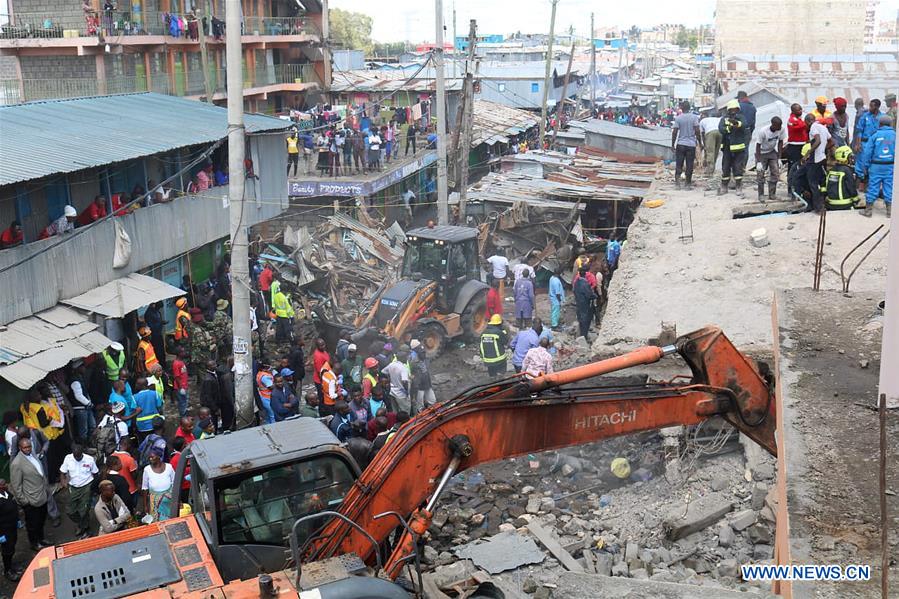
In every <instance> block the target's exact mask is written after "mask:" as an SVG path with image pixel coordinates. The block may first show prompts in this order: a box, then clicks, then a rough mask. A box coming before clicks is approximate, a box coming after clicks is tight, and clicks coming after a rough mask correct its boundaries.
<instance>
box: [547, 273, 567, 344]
mask: <svg viewBox="0 0 899 599" xmlns="http://www.w3.org/2000/svg"><path fill="white" fill-rule="evenodd" d="M548 293H549V326H550V328H552V329H555V328H556V327H558V326H559V324H560V322H561V319H562V302H564V301H565V288H564V287H563V286H562V267H561V266H559V267H558V268H557V269H556V271H555V272H554V273H553V274H552V276H551V277H550V278H549V289H548Z"/></svg>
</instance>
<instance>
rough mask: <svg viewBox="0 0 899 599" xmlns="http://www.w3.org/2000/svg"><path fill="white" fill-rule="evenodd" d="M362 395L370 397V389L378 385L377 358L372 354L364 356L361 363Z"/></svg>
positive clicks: (365, 397)
mask: <svg viewBox="0 0 899 599" xmlns="http://www.w3.org/2000/svg"><path fill="white" fill-rule="evenodd" d="M362 366H363V369H362V397H363V398H364V399H370V398H371V394H372V389H374V388H375V387H377V385H378V376H377V374H378V370H379V369H378V359H377V358H375V357H372V356H369V357H368V358H365V362H363V363H362Z"/></svg>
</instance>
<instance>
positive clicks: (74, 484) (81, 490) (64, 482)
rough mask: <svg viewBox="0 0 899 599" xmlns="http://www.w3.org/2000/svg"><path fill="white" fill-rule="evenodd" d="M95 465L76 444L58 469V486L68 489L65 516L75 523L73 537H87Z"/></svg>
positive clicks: (95, 471)
mask: <svg viewBox="0 0 899 599" xmlns="http://www.w3.org/2000/svg"><path fill="white" fill-rule="evenodd" d="M97 472H99V470H98V469H97V463H96V462H95V461H94V458H92V457H91V456H89V455H86V454H85V453H84V451H83V450H82V448H81V445H78V444H77V443H76V444H74V445H72V453H70V454H69V455H67V456H66V457H65V459H64V460H63V461H62V466H60V467H59V473H60V479H59V484H60V486H61V487H62V488H66V487H68V489H69V504H68V507H67V509H66V514H67V515H68V516H69V519H70V520H71V521H72V522H74V523H75V526H76V529H75V536H76V537H77V538H79V539H80V538H84V537H85V536H87V535H88V532H89V531H88V527H89V526H90V510H91V505H90V502H91V483H92V482H93V481H94V475H95V474H97Z"/></svg>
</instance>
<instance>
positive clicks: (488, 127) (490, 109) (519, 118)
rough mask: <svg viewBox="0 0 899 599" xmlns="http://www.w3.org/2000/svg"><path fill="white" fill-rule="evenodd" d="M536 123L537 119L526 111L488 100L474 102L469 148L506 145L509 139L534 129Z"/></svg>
mask: <svg viewBox="0 0 899 599" xmlns="http://www.w3.org/2000/svg"><path fill="white" fill-rule="evenodd" d="M538 122H539V118H538V117H537V116H536V115H535V114H534V113H532V112H528V111H527V110H520V109H518V108H511V107H509V106H505V105H503V104H498V103H496V102H491V101H489V100H475V101H474V124H473V125H472V132H473V134H472V137H471V146H472V147H475V146H479V145H481V144H482V143H486V144H488V145H493V144H495V143H496V142H502V143H508V142H509V138H510V137H513V136H515V135H518V134H519V133H522V132H524V131H527V130H528V129H530V128H531V127H535V126H536V125H537V124H538Z"/></svg>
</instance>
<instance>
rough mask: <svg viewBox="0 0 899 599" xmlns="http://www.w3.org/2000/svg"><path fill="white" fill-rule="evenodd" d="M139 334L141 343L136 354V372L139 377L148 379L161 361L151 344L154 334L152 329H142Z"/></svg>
mask: <svg viewBox="0 0 899 599" xmlns="http://www.w3.org/2000/svg"><path fill="white" fill-rule="evenodd" d="M137 334H138V335H140V342H139V343H138V344H137V351H135V352H134V372H135V374H136V375H137V376H139V377H146V376H149V375H150V371H151V370H152V368H153V366H155V365H156V364H159V360H158V359H157V358H156V350H155V349H153V344H152V343H151V342H150V336H151V335H152V334H153V333H152V331H150V327H141V328H140V329H138V331H137Z"/></svg>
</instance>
